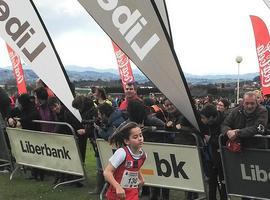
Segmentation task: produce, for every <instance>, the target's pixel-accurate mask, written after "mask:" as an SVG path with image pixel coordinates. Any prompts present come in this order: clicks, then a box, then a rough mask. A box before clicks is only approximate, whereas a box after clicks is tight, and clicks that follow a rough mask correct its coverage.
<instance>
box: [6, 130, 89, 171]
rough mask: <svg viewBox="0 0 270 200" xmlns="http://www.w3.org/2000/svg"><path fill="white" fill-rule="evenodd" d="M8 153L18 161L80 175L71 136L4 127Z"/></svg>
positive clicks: (79, 164)
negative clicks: (8, 141) (6, 134)
mask: <svg viewBox="0 0 270 200" xmlns="http://www.w3.org/2000/svg"><path fill="white" fill-rule="evenodd" d="M7 133H8V137H9V140H10V145H11V152H12V155H13V156H14V157H15V159H16V162H17V163H18V164H22V165H27V166H32V167H37V168H41V169H48V170H52V171H59V172H64V173H69V174H74V175H80V176H84V170H83V166H82V163H81V160H80V155H79V151H78V149H77V145H76V141H75V139H74V136H73V135H72V136H71V135H62V134H57V133H45V132H39V131H30V130H24V129H15V128H7Z"/></svg>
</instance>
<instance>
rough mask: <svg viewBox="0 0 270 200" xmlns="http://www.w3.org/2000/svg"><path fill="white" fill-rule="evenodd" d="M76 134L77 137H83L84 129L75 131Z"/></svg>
mask: <svg viewBox="0 0 270 200" xmlns="http://www.w3.org/2000/svg"><path fill="white" fill-rule="evenodd" d="M77 133H78V134H79V135H84V134H85V129H79V130H77Z"/></svg>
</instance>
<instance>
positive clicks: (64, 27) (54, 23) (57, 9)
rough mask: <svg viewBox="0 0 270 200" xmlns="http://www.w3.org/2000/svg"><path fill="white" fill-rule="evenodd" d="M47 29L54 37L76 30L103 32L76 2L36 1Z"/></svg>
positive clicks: (74, 0)
mask: <svg viewBox="0 0 270 200" xmlns="http://www.w3.org/2000/svg"><path fill="white" fill-rule="evenodd" d="M34 3H35V5H36V7H37V9H38V11H39V13H40V15H41V17H42V19H43V21H44V23H45V25H46V27H47V29H48V30H49V32H50V34H51V35H53V36H54V37H61V36H62V35H63V34H65V33H66V32H69V31H74V30H84V31H86V32H89V31H91V32H95V33H97V34H99V33H102V30H101V29H100V28H99V26H98V25H97V24H96V23H95V22H94V20H93V19H92V18H91V17H90V15H89V14H88V13H87V12H86V11H85V10H84V8H83V7H82V6H81V5H80V4H79V3H78V2H77V1H76V0H61V1H56V0H46V1H40V0H35V1H34Z"/></svg>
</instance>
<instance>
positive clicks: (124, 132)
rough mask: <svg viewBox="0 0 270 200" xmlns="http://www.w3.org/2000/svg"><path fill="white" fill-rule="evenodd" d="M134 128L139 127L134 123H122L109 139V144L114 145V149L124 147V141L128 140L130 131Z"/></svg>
mask: <svg viewBox="0 0 270 200" xmlns="http://www.w3.org/2000/svg"><path fill="white" fill-rule="evenodd" d="M136 127H139V125H138V124H137V123H135V122H123V123H122V124H121V125H120V126H119V127H118V128H117V129H116V130H115V131H114V133H113V134H112V136H111V137H110V138H109V142H110V144H114V145H115V146H116V147H122V146H126V144H125V139H126V140H128V139H129V136H130V130H131V129H133V128H136Z"/></svg>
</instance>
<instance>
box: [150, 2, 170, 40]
mask: <svg viewBox="0 0 270 200" xmlns="http://www.w3.org/2000/svg"><path fill="white" fill-rule="evenodd" d="M154 3H155V4H156V7H157V9H158V13H159V14H160V16H161V18H162V21H163V23H164V25H165V27H166V30H167V33H168V34H169V36H170V38H171V40H172V32H171V25H170V20H169V16H168V10H167V7H166V2H165V0H154Z"/></svg>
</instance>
